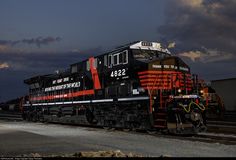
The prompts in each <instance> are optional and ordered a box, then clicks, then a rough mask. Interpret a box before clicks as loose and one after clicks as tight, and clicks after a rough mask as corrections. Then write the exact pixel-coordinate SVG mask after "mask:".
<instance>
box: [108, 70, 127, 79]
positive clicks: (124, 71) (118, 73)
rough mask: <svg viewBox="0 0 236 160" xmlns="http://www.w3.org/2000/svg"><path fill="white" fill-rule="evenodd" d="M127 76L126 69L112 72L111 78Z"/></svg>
mask: <svg viewBox="0 0 236 160" xmlns="http://www.w3.org/2000/svg"><path fill="white" fill-rule="evenodd" d="M125 75H126V70H125V69H119V70H115V71H112V72H111V75H110V76H111V77H121V76H125Z"/></svg>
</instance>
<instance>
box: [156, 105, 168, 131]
mask: <svg viewBox="0 0 236 160" xmlns="http://www.w3.org/2000/svg"><path fill="white" fill-rule="evenodd" d="M153 121H154V127H155V128H158V129H166V128H167V113H166V110H165V109H158V111H157V112H154V113H153Z"/></svg>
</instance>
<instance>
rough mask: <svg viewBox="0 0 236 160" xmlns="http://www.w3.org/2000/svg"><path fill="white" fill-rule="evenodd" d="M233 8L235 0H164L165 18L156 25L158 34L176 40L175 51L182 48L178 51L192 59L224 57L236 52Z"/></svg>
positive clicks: (235, 22)
mask: <svg viewBox="0 0 236 160" xmlns="http://www.w3.org/2000/svg"><path fill="white" fill-rule="evenodd" d="M235 8H236V1H235V0H225V1H220V0H215V1H212V0H191V1H190V0H178V1H176V0H168V5H167V8H166V21H165V23H164V24H163V25H162V26H160V27H158V35H159V37H160V39H164V40H166V41H174V42H176V45H178V47H177V48H175V49H176V50H177V52H179V53H181V52H182V53H183V52H186V53H183V54H182V55H185V56H187V55H188V56H190V57H191V59H192V60H196V59H198V58H200V59H201V57H204V58H203V59H204V61H208V62H215V61H218V60H219V61H220V60H227V59H228V58H229V57H231V56H233V55H235V54H236V47H235V46H236V38H235V37H236V10H235ZM202 48H208V52H206V51H205V50H202ZM209 51H210V52H209ZM213 51H214V52H213ZM187 53H188V54H187ZM205 53H208V54H205ZM214 54H216V55H214ZM224 55H225V57H226V58H223V57H224ZM207 57H210V58H209V59H208V58H207ZM213 57H214V58H213ZM206 59H207V60H206ZM201 60H202V59H201Z"/></svg>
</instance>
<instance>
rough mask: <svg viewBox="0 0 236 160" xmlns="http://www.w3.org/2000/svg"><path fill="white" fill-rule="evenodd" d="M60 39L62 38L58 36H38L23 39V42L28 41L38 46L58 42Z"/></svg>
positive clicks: (27, 42)
mask: <svg viewBox="0 0 236 160" xmlns="http://www.w3.org/2000/svg"><path fill="white" fill-rule="evenodd" d="M60 40H61V38H60V37H56V38H53V37H46V38H43V37H37V38H31V39H23V40H22V41H21V42H22V43H26V44H35V45H37V46H38V47H40V46H41V45H48V44H49V43H52V42H58V41H60Z"/></svg>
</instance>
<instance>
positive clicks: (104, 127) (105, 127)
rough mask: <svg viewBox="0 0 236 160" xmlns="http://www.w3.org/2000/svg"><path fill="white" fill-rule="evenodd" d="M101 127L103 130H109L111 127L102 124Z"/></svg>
mask: <svg viewBox="0 0 236 160" xmlns="http://www.w3.org/2000/svg"><path fill="white" fill-rule="evenodd" d="M102 128H103V129H105V130H109V129H110V128H111V127H107V126H103V127H102Z"/></svg>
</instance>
